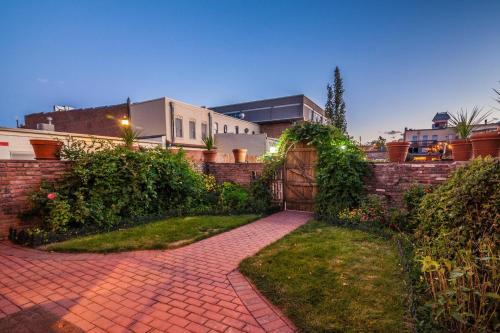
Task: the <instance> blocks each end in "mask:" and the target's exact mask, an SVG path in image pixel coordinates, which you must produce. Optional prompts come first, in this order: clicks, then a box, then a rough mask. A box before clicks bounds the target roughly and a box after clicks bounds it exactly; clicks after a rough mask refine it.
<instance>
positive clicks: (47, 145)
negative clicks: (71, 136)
mask: <svg viewBox="0 0 500 333" xmlns="http://www.w3.org/2000/svg"><path fill="white" fill-rule="evenodd" d="M30 144H31V145H32V146H33V151H34V152H35V159H37V160H59V159H60V157H59V152H60V151H61V147H62V145H63V143H62V142H61V141H58V140H43V139H31V140H30Z"/></svg>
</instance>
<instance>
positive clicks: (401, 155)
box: [386, 141, 410, 163]
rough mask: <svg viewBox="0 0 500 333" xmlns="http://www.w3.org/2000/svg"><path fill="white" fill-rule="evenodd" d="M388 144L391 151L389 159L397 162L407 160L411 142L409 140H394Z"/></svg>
mask: <svg viewBox="0 0 500 333" xmlns="http://www.w3.org/2000/svg"><path fill="white" fill-rule="evenodd" d="M386 146H387V150H388V151H389V161H391V162H396V163H403V162H405V161H406V156H407V155H408V148H410V143H409V142H408V141H392V142H388V143H386Z"/></svg>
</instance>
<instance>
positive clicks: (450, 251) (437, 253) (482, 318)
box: [415, 158, 500, 332]
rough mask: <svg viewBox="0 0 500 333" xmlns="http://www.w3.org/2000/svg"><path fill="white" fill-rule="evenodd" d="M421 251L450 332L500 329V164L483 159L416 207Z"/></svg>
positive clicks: (435, 309)
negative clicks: (499, 227) (499, 225)
mask: <svg viewBox="0 0 500 333" xmlns="http://www.w3.org/2000/svg"><path fill="white" fill-rule="evenodd" d="M416 212H417V218H418V222H419V224H418V227H417V229H416V232H415V241H416V256H417V258H418V259H419V260H420V262H421V267H422V274H423V275H422V277H423V281H424V282H425V286H426V288H427V292H428V294H429V295H430V298H431V301H430V302H429V306H430V308H431V310H432V313H433V318H434V320H435V322H436V323H437V324H438V325H439V326H441V327H442V328H444V329H445V330H448V331H454V332H483V331H484V332H493V331H497V330H498V329H499V328H500V323H499V321H498V305H499V300H500V297H499V291H500V275H499V272H498V269H499V251H500V246H499V245H500V243H499V239H498V235H499V230H498V223H499V221H500V163H499V161H498V160H496V159H492V158H485V159H482V158H478V159H475V160H474V161H473V162H471V163H470V164H469V165H467V166H464V167H461V168H459V169H457V170H456V171H455V172H454V173H453V174H452V175H451V177H450V178H449V180H448V181H447V182H445V183H443V184H442V185H440V186H438V187H437V188H436V189H435V190H434V191H432V192H430V193H428V194H426V195H425V196H424V197H423V199H422V201H421V203H420V205H419V206H418V208H417V209H416Z"/></svg>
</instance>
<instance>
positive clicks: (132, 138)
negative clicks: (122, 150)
mask: <svg viewBox="0 0 500 333" xmlns="http://www.w3.org/2000/svg"><path fill="white" fill-rule="evenodd" d="M139 135H140V132H139V131H137V130H135V129H133V128H132V127H130V126H124V127H123V128H122V140H123V143H124V146H125V147H127V148H128V149H131V150H139V146H138V145H134V143H135V142H136V141H137V138H138V137H139Z"/></svg>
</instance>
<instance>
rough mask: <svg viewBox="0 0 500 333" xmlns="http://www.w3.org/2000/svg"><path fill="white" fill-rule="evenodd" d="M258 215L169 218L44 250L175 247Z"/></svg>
mask: <svg viewBox="0 0 500 333" xmlns="http://www.w3.org/2000/svg"><path fill="white" fill-rule="evenodd" d="M259 217H260V216H259V215H255V214H247V215H234V216H188V217H172V218H168V219H166V220H162V221H158V222H152V223H148V224H143V225H139V226H135V227H131V228H128V229H120V230H115V231H111V232H106V233H102V234H97V235H92V236H87V237H81V238H75V239H70V240H67V241H64V242H60V243H53V244H50V245H47V247H46V249H47V250H50V251H58V252H99V253H106V252H120V251H131V250H151V249H168V248H175V247H180V246H184V245H187V244H190V243H193V242H195V241H198V240H200V239H203V238H207V237H210V236H213V235H216V234H219V233H221V232H224V231H227V230H230V229H233V228H236V227H239V226H241V225H244V224H247V223H249V222H252V221H255V220H256V219H258V218H259Z"/></svg>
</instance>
